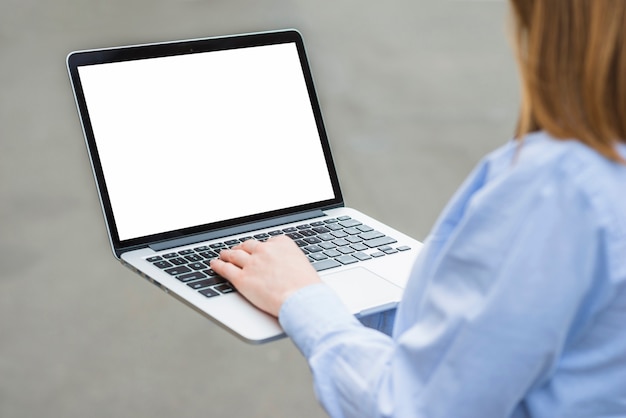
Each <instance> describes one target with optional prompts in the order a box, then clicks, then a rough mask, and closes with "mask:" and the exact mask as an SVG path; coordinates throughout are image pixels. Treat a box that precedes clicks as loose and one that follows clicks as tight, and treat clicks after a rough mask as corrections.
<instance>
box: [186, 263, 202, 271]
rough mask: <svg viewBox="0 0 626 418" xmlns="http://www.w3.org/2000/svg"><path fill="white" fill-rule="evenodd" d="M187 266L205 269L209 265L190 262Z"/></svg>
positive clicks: (194, 268)
mask: <svg viewBox="0 0 626 418" xmlns="http://www.w3.org/2000/svg"><path fill="white" fill-rule="evenodd" d="M187 267H189V268H190V269H192V270H202V269H205V268H206V267H207V266H205V265H204V264H202V263H190V264H187Z"/></svg>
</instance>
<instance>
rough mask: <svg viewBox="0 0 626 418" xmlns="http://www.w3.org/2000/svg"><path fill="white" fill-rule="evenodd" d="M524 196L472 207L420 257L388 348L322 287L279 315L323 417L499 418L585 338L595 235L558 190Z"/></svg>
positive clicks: (537, 185)
mask: <svg viewBox="0 0 626 418" xmlns="http://www.w3.org/2000/svg"><path fill="white" fill-rule="evenodd" d="M524 182H525V183H524V187H521V186H522V185H521V184H516V183H515V179H512V180H505V181H502V182H498V183H495V184H491V185H490V186H489V187H487V188H485V189H482V190H481V191H480V192H477V193H475V194H473V195H472V196H471V198H470V199H468V201H467V202H465V203H464V209H463V213H462V215H461V216H458V213H457V214H455V216H457V217H458V220H457V221H458V222H457V221H455V222H456V223H455V227H454V228H447V229H448V231H447V232H446V234H445V235H443V236H438V235H437V234H436V233H435V234H434V235H433V236H432V239H430V240H429V241H428V242H427V243H426V245H425V247H424V249H423V250H422V255H421V256H420V257H419V259H418V264H417V265H416V268H415V269H414V271H413V274H412V277H411V279H410V281H409V286H408V287H407V289H406V293H407V294H406V295H405V298H404V300H403V302H402V304H401V307H400V309H399V310H398V314H397V318H396V322H399V323H397V324H396V331H397V332H398V334H397V335H395V336H394V339H392V338H389V337H387V336H385V335H384V334H382V333H380V332H377V331H374V330H370V329H367V328H365V327H363V326H361V324H360V323H359V322H358V321H357V320H355V319H354V318H353V317H352V316H351V315H350V314H349V312H347V311H346V310H345V309H344V308H343V307H342V306H341V302H340V301H339V300H338V298H337V297H336V296H334V295H333V293H332V291H331V290H330V289H328V288H327V287H326V286H324V285H316V286H311V287H309V288H306V289H303V290H301V291H300V292H298V293H296V294H295V295H293V296H292V298H290V299H289V300H288V301H287V302H286V303H285V304H284V306H283V308H282V310H281V314H280V321H281V324H282V325H283V327H284V328H285V330H286V332H287V334H288V335H289V336H290V337H291V338H292V339H293V340H294V342H295V344H296V345H297V346H298V347H299V348H300V350H301V351H302V352H303V354H304V355H305V356H306V357H307V358H308V360H309V364H310V367H311V369H312V372H313V376H314V382H315V389H316V394H317V396H318V398H319V399H320V401H321V402H322V404H323V405H324V407H325V408H326V410H327V412H328V413H329V414H330V415H331V416H333V417H370V416H372V417H374V416H375V417H378V416H394V417H404V416H406V417H429V418H432V417H451V416H453V417H495V416H498V417H505V416H511V415H513V414H517V413H519V412H520V411H521V409H520V408H523V407H524V406H523V401H524V398H525V396H526V394H527V393H529V392H530V391H532V390H533V388H536V387H538V386H540V385H542V384H545V383H546V381H547V380H548V379H549V376H550V374H551V373H552V372H553V371H554V369H555V367H556V364H557V362H558V359H559V356H560V355H561V353H562V351H563V350H564V347H565V345H566V343H567V342H568V341H570V340H571V339H573V338H575V337H576V333H577V332H581V330H583V329H584V327H585V325H586V318H587V315H588V314H589V309H590V308H589V306H587V305H586V303H587V300H586V297H587V295H588V292H589V289H590V287H591V286H592V285H593V280H594V277H597V275H598V274H597V273H598V272H597V271H596V269H597V268H598V267H597V259H598V258H602V254H601V251H602V248H601V246H600V245H599V244H598V241H599V238H600V234H601V232H599V231H598V229H597V226H596V224H595V220H594V217H593V213H592V208H591V207H590V205H589V202H588V201H587V200H586V199H585V197H584V196H582V195H581V194H580V193H579V192H578V191H577V190H576V188H574V187H571V185H569V186H568V183H567V181H566V179H565V181H564V179H561V178H559V176H548V177H547V178H535V179H533V180H532V181H530V182H528V181H527V180H524ZM444 224H445V222H444ZM435 232H436V231H435ZM430 247H432V248H437V251H432V250H431V248H430ZM418 288H419V289H424V290H423V293H420V292H417V291H415V292H414V291H413V290H414V289H418ZM522 416H523V415H522Z"/></svg>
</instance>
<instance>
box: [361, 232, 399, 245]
mask: <svg viewBox="0 0 626 418" xmlns="http://www.w3.org/2000/svg"><path fill="white" fill-rule="evenodd" d="M395 242H397V241H396V240H395V239H393V238H391V237H388V236H386V235H385V236H382V237H380V238H374V239H370V240H368V241H364V244H365V245H367V246H368V247H370V248H376V247H382V246H383V245H389V244H393V243H395Z"/></svg>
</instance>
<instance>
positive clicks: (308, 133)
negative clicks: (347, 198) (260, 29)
mask: <svg viewBox="0 0 626 418" xmlns="http://www.w3.org/2000/svg"><path fill="white" fill-rule="evenodd" d="M78 71H79V75H80V79H81V83H82V87H83V91H84V95H85V100H86V103H87V108H88V111H89V116H90V120H91V124H92V127H93V133H94V136H95V141H96V145H97V148H98V152H99V155H100V160H101V164H102V170H103V172H104V177H105V181H106V185H107V188H108V192H109V197H110V201H111V206H112V210H113V214H114V217H115V221H116V225H117V230H118V234H119V238H120V240H122V241H123V240H127V239H132V238H138V237H143V236H146V235H151V234H156V233H162V232H167V231H173V230H177V229H181V228H186V227H192V226H197V225H203V224H207V223H212V222H217V221H222V220H226V219H233V218H238V217H241V216H248V215H252V214H256V213H262V212H267V211H272V210H277V209H283V208H288V207H293V206H299V205H302V204H307V203H312V202H318V201H323V200H328V199H332V198H333V197H334V193H333V189H332V184H331V181H330V177H329V173H328V169H327V166H326V161H325V159H324V155H323V150H322V147H321V144H320V140H319V134H318V131H317V127H316V124H315V119H314V115H313V112H312V109H311V105H310V101H309V96H308V93H307V89H306V84H305V81H304V76H303V74H302V69H301V67H300V62H299V58H298V53H297V49H296V46H295V44H293V43H291V44H278V45H271V46H260V47H250V48H242V49H235V50H227V51H217V52H208V53H199V54H190V55H180V56H173V57H165V58H152V59H144V60H138V61H128V62H117V63H109V64H99V65H91V66H83V67H79V69H78Z"/></svg>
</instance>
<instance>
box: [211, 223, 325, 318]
mask: <svg viewBox="0 0 626 418" xmlns="http://www.w3.org/2000/svg"><path fill="white" fill-rule="evenodd" d="M211 268H212V269H213V270H214V271H215V272H216V273H217V274H219V275H220V276H222V277H224V278H225V279H227V280H228V281H230V282H231V283H232V284H233V285H234V286H235V287H236V288H237V290H238V291H239V292H240V293H241V294H242V295H243V296H244V297H246V298H247V299H248V300H249V301H250V302H251V303H252V304H254V305H256V306H257V307H258V308H259V309H261V310H263V311H265V312H267V313H269V314H271V315H273V316H276V317H277V316H278V313H279V311H280V307H281V306H282V304H283V302H284V301H285V300H286V299H287V298H288V297H289V296H290V295H291V294H292V293H294V292H295V291H297V290H298V289H301V288H303V287H305V286H308V285H310V284H314V283H319V282H320V278H319V276H318V275H317V272H316V271H315V269H314V268H313V267H312V266H311V263H309V261H308V260H307V258H306V256H305V255H304V253H303V252H302V250H300V248H298V246H297V245H296V244H295V243H294V242H293V241H292V240H291V239H290V238H288V237H286V236H283V235H281V236H277V237H273V238H271V239H269V240H268V241H266V242H260V241H255V240H248V241H245V242H244V243H242V244H240V245H238V246H236V247H233V248H232V249H230V250H222V251H221V252H220V258H219V259H215V260H213V261H211Z"/></svg>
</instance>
